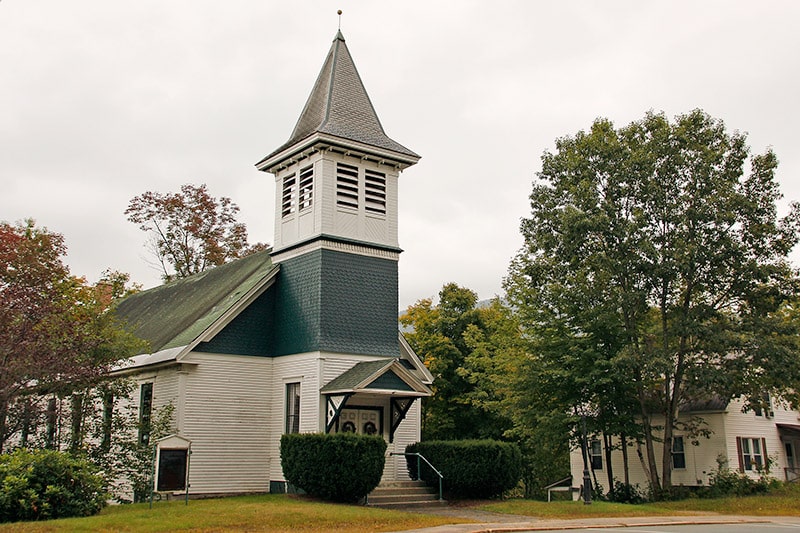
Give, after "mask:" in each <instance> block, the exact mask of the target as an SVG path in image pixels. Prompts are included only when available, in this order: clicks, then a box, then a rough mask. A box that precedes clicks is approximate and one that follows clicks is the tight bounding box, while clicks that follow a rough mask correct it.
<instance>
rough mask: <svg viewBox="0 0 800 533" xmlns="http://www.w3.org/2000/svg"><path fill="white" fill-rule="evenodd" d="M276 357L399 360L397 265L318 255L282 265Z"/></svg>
mask: <svg viewBox="0 0 800 533" xmlns="http://www.w3.org/2000/svg"><path fill="white" fill-rule="evenodd" d="M276 285H277V287H278V292H277V295H278V298H277V301H276V304H277V306H276V310H277V312H278V318H277V321H278V323H276V338H275V355H288V354H292V353H301V352H309V351H316V350H321V351H329V352H336V353H354V354H367V355H386V356H392V357H396V356H398V355H399V354H400V347H399V345H398V342H397V306H398V303H397V302H398V299H397V262H396V261H391V260H388V259H378V258H374V257H366V256H362V255H356V254H349V253H344V252H336V251H332V250H315V251H313V252H309V253H307V254H303V255H302V256H300V257H295V258H292V259H288V260H286V261H284V262H282V263H281V273H280V277H279V279H278V283H277V284H276Z"/></svg>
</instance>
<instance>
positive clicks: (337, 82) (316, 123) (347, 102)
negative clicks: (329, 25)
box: [262, 32, 419, 162]
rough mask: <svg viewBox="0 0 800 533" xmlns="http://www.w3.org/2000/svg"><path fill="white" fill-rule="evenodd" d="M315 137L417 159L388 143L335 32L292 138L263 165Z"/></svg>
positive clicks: (403, 149) (397, 145)
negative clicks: (336, 139) (301, 142)
mask: <svg viewBox="0 0 800 533" xmlns="http://www.w3.org/2000/svg"><path fill="white" fill-rule="evenodd" d="M314 133H325V134H328V135H334V136H336V137H340V138H342V139H347V140H353V141H358V142H360V143H364V144H367V145H369V146H374V147H377V148H382V149H385V150H391V151H393V152H396V153H398V154H402V155H403V156H406V157H411V158H413V159H414V160H416V159H419V156H418V155H417V154H415V153H414V152H412V151H411V150H409V149H408V148H406V147H405V146H403V145H401V144H400V143H398V142H395V141H393V140H392V139H390V138H389V137H388V136H387V135H386V133H385V132H384V131H383V126H381V122H380V120H379V119H378V115H377V113H375V108H374V107H373V106H372V102H371V101H370V99H369V95H367V91H366V89H365V88H364V84H363V82H362V81H361V76H359V74H358V71H357V70H356V66H355V63H354V62H353V58H352V57H351V56H350V51H349V50H348V49H347V45H346V44H345V42H344V36H343V35H342V32H338V33H337V34H336V38H334V40H333V44H332V45H331V49H330V51H329V52H328V56H327V57H326V59H325V63H324V64H323V65H322V70H321V71H320V73H319V76H318V77H317V81H316V83H315V84H314V88H313V89H312V91H311V95H310V96H309V97H308V101H307V102H306V105H305V107H304V108H303V112H302V113H301V114H300V119H299V120H298V121H297V125H296V126H295V128H294V131H293V132H292V135H291V137H289V140H288V141H286V142H285V143H284V144H283V145H282V146H281V147H280V148H278V149H277V150H275V151H274V152H272V153H271V154H270V155H268V156H267V157H265V158H264V159H263V160H262V162H263V161H266V160H268V159H270V158H272V157H273V156H275V155H277V154H279V153H280V152H282V151H283V150H285V149H287V148H289V147H290V146H292V145H294V144H296V143H299V142H300V141H302V140H303V139H306V138H308V137H310V136H311V135H313V134H314Z"/></svg>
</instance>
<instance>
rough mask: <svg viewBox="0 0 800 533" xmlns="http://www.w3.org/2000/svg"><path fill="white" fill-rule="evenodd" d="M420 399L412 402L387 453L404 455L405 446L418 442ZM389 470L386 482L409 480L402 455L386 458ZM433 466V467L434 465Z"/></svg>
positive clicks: (385, 475) (385, 476) (386, 473)
mask: <svg viewBox="0 0 800 533" xmlns="http://www.w3.org/2000/svg"><path fill="white" fill-rule="evenodd" d="M421 401H422V400H421V399H417V400H414V404H413V405H412V406H411V409H409V410H408V413H407V414H406V418H405V419H404V420H403V421H402V422H401V423H400V427H398V428H397V431H396V432H395V434H394V442H392V443H391V444H389V449H388V450H387V453H388V452H396V453H405V451H406V446H408V445H409V444H413V443H415V442H419V440H420V429H419V428H420V424H419V422H420V414H421V403H420V402H421ZM387 463H388V466H389V469H388V470H387V472H385V474H384V479H386V480H396V481H401V480H406V479H409V475H408V468H407V466H406V458H405V457H404V456H402V455H396V456H389V457H387ZM434 466H435V465H434Z"/></svg>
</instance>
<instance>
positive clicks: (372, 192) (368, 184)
mask: <svg viewBox="0 0 800 533" xmlns="http://www.w3.org/2000/svg"><path fill="white" fill-rule="evenodd" d="M364 208H365V209H366V210H367V211H368V212H370V213H377V214H380V215H385V214H386V174H384V173H383V172H375V171H374V170H365V171H364Z"/></svg>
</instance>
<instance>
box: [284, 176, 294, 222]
mask: <svg viewBox="0 0 800 533" xmlns="http://www.w3.org/2000/svg"><path fill="white" fill-rule="evenodd" d="M296 194H297V179H296V178H295V175H294V174H289V175H288V176H286V177H285V178H283V196H282V200H281V216H282V217H287V216H289V215H291V214H292V213H294V210H295V203H294V202H295V195H296Z"/></svg>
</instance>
